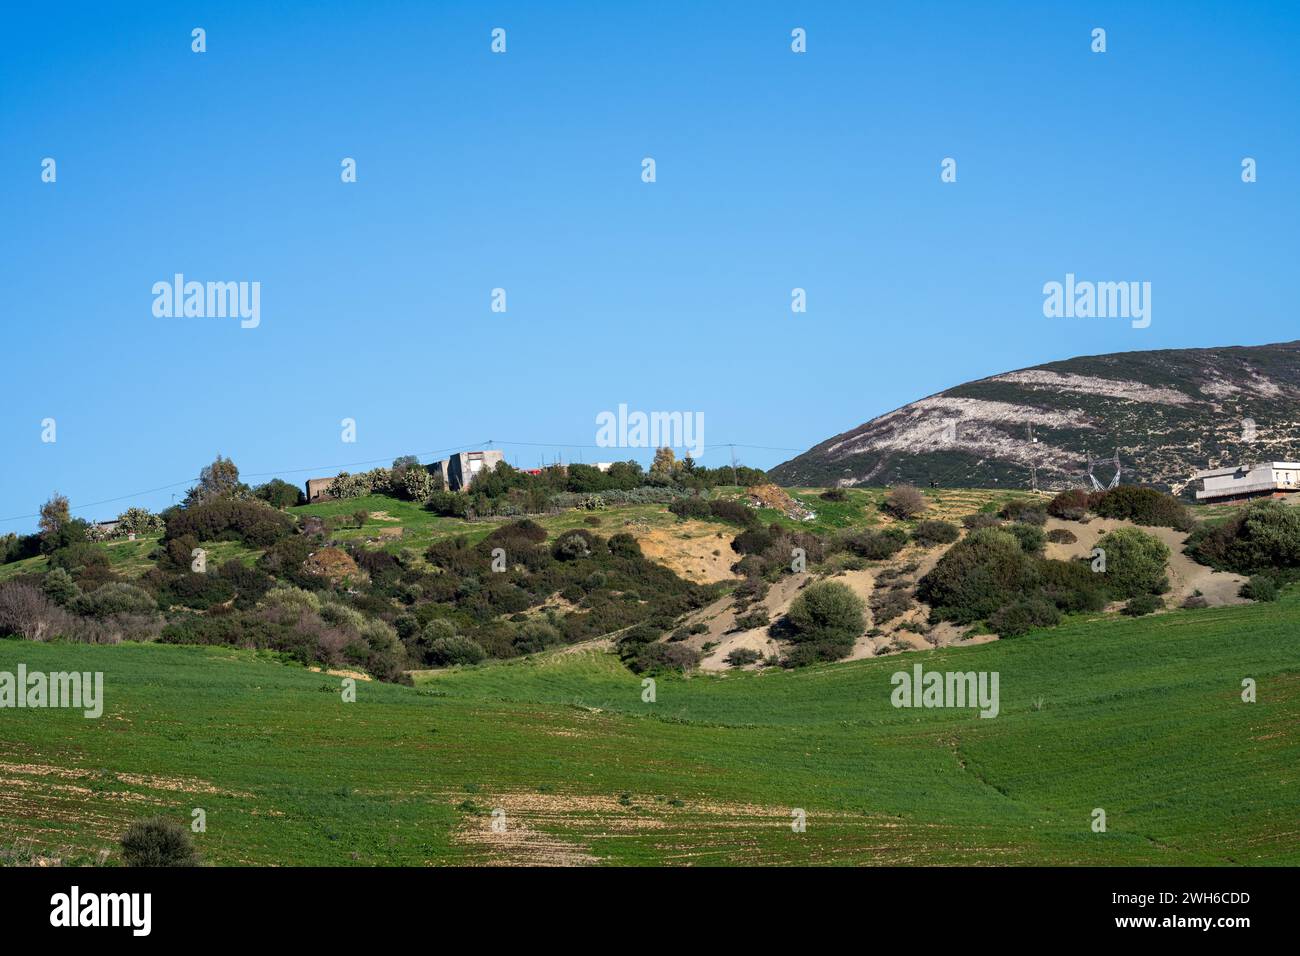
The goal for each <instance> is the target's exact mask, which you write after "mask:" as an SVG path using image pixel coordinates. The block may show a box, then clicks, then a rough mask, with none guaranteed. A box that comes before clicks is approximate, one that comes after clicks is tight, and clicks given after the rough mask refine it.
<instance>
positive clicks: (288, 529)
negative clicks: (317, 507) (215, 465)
mask: <svg viewBox="0 0 1300 956" xmlns="http://www.w3.org/2000/svg"><path fill="white" fill-rule="evenodd" d="M293 529H294V523H293V519H292V518H291V517H289V516H288V515H286V514H284V513H283V512H280V511H276V510H275V509H274V508H272V507H270V506H269V505H267V504H266V502H264V501H238V500H234V499H230V498H218V499H215V500H212V501H210V502H208V503H207V504H201V505H192V506H191V507H189V508H178V509H175V510H174V511H171V512H169V517H168V519H167V534H166V540H173V539H176V538H180V537H183V536H190V537H193V538H196V539H197V540H199V541H242V542H243V543H244V544H246V545H248V546H249V547H253V548H265V547H269V546H270V545H272V544H275V542H277V541H279V540H280V539H281V538H285V537H287V536H288V535H290V534H291V533H292V532H293Z"/></svg>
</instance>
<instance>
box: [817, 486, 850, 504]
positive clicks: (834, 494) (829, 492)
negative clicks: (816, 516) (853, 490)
mask: <svg viewBox="0 0 1300 956" xmlns="http://www.w3.org/2000/svg"><path fill="white" fill-rule="evenodd" d="M848 497H849V493H848V492H847V491H845V490H844V489H843V488H827V489H826V490H825V491H823V492H822V493H821V499H822V501H846V500H847V499H848Z"/></svg>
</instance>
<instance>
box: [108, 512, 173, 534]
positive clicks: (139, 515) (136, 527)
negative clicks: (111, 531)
mask: <svg viewBox="0 0 1300 956" xmlns="http://www.w3.org/2000/svg"><path fill="white" fill-rule="evenodd" d="M165 527H166V526H165V524H164V522H163V519H162V515H156V514H154V513H153V512H152V511H150V510H149V509H148V508H127V509H126V510H125V511H123V512H122V513H121V514H120V515H118V516H117V533H118V534H119V535H124V534H138V535H147V534H162V533H163V531H164V530H165Z"/></svg>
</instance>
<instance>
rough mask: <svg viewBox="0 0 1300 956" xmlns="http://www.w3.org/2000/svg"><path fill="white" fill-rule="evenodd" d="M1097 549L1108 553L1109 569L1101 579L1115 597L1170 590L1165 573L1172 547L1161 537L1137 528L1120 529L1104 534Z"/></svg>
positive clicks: (1129, 596)
mask: <svg viewBox="0 0 1300 956" xmlns="http://www.w3.org/2000/svg"><path fill="white" fill-rule="evenodd" d="M1097 547H1099V548H1101V549H1102V551H1104V552H1105V553H1106V570H1105V572H1104V573H1103V574H1102V575H1101V576H1102V578H1103V579H1104V581H1105V583H1106V587H1107V588H1109V589H1110V591H1111V592H1112V593H1113V594H1114V595H1115V596H1116V597H1120V598H1132V597H1137V596H1138V595H1140V594H1160V593H1162V592H1164V591H1167V590H1169V579H1168V577H1167V576H1166V574H1165V563H1166V562H1167V561H1168V560H1169V548H1167V547H1166V546H1165V543H1164V542H1163V541H1161V540H1160V539H1159V538H1156V537H1154V536H1153V535H1150V534H1147V533H1146V532H1145V531H1139V530H1138V529H1137V528H1117V529H1116V530H1114V531H1112V532H1110V533H1109V534H1106V535H1103V536H1102V538H1101V540H1100V541H1098V542H1097Z"/></svg>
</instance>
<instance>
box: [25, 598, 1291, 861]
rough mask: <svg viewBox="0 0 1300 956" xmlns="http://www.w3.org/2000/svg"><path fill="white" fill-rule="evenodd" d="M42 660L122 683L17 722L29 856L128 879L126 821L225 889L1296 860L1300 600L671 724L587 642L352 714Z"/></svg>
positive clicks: (1080, 634)
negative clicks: (372, 875) (928, 695)
mask: <svg viewBox="0 0 1300 956" xmlns="http://www.w3.org/2000/svg"><path fill="white" fill-rule="evenodd" d="M20 663H21V664H25V665H26V667H27V668H28V669H29V670H40V671H46V672H51V671H66V670H74V669H75V670H82V671H102V672H103V674H104V687H105V691H104V696H105V704H104V712H103V715H102V716H101V717H100V718H98V719H87V718H85V717H83V716H82V714H81V712H80V711H72V710H55V709H44V710H13V709H6V710H4V711H2V712H0V859H8V860H11V861H32V860H42V859H61V860H64V861H74V862H75V861H86V860H95V859H98V858H99V856H100V854H101V851H106V853H104V854H103V860H104V862H105V863H106V864H107V865H114V864H115V863H117V862H118V861H119V859H120V858H119V855H118V850H117V846H116V841H117V839H118V837H119V836H120V835H121V833H122V832H123V831H124V830H125V829H126V827H127V825H128V824H129V823H130V822H131V821H133V820H136V819H138V818H141V817H144V816H149V815H152V814H154V813H159V812H161V813H165V814H168V815H171V816H174V817H175V818H177V819H178V820H181V821H185V822H188V821H189V820H190V819H191V815H192V813H193V811H194V810H195V809H202V810H203V811H204V813H205V814H206V832H203V833H199V834H197V836H196V841H197V844H198V847H199V850H200V852H201V854H202V855H203V857H204V859H205V861H206V862H208V863H210V864H214V865H231V864H248V863H259V864H285V865H304V864H341V865H374V864H408V865H430V864H485V863H504V864H529V863H573V864H615V865H617V864H634V863H639V864H665V865H717V864H760V865H761V864H783V863H789V864H798V863H814V864H836V865H846V864H853V865H869V864H909V863H930V864H994V865H997V864H1034V863H1038V864H1063V865H1064V864H1070V865H1073V864H1079V865H1100V864H1125V865H1127V864H1207V865H1234V864H1236V865H1296V864H1300V735H1298V734H1297V732H1296V728H1297V727H1298V726H1300V597H1297V595H1295V594H1294V593H1290V592H1288V593H1287V594H1285V595H1284V597H1283V599H1282V600H1281V601H1279V602H1278V603H1275V604H1251V605H1244V606H1238V607H1231V608H1220V609H1210V610H1200V611H1195V612H1188V611H1176V612H1172V613H1169V614H1163V615H1159V616H1155V617H1149V618H1142V619H1136V620H1129V619H1118V618H1101V617H1085V618H1078V619H1075V620H1073V621H1071V622H1069V623H1068V624H1066V625H1064V626H1062V627H1059V628H1056V629H1053V630H1051V631H1044V632H1038V633H1034V634H1030V635H1028V636H1026V637H1023V638H1017V639H1014V640H1006V641H1000V642H996V643H992V644H986V645H981V646H971V647H964V648H949V649H944V650H939V651H933V652H923V653H915V654H896V655H891V656H889V657H886V658H877V659H872V660H864V661H856V662H848V663H837V664H832V665H821V666H815V667H811V668H807V669H803V670H797V671H783V670H778V669H772V670H765V671H758V672H734V673H727V674H724V675H695V676H691V677H689V678H683V677H662V678H660V679H659V680H658V682H657V685H656V686H655V687H654V691H655V693H654V700H653V702H648V701H646V700H645V699H644V698H645V696H646V689H645V687H644V686H643V684H642V678H640V677H638V676H637V675H634V674H632V673H631V672H629V671H628V670H626V669H625V668H624V667H623V666H622V665H621V664H620V663H619V662H618V660H617V658H616V657H615V656H613V655H612V654H609V653H606V652H603V651H601V650H599V649H594V648H585V647H578V648H570V649H565V650H562V651H557V652H551V653H548V654H546V655H542V656H540V657H534V658H524V659H518V660H514V661H509V662H501V663H492V664H486V665H482V666H479V667H475V668H468V669H452V670H446V671H439V672H436V673H433V672H423V673H421V674H419V675H418V678H417V685H416V687H414V688H409V687H401V686H394V685H383V684H378V683H374V682H368V681H361V680H359V681H357V690H356V701H355V702H352V703H349V702H344V700H343V697H342V694H341V687H342V684H343V678H341V677H340V676H337V675H331V674H325V673H319V672H314V671H310V670H307V669H305V668H302V667H300V666H297V665H291V664H286V663H282V662H280V661H278V660H277V659H275V658H274V657H273V656H270V655H267V654H265V653H263V654H257V653H253V652H246V651H236V650H231V649H229V648H198V647H175V646H161V645H132V644H124V645H120V646H115V647H111V646H87V645H74V644H35V643H28V642H22V641H18V640H2V641H0V671H10V672H13V671H15V670H16V668H17V667H18V665H19V664H20ZM916 664H921V665H923V666H924V668H925V669H926V670H927V671H929V670H961V671H967V670H969V671H984V672H997V673H998V674H999V678H1000V697H1001V700H1000V712H999V714H998V716H996V717H995V718H992V719H982V718H980V717H979V716H978V714H977V712H976V711H975V710H974V709H954V708H949V709H929V710H927V709H911V708H909V709H900V708H895V707H893V706H892V705H891V702H890V692H891V689H892V688H891V680H890V679H891V675H893V674H894V673H895V672H896V671H900V670H905V671H910V670H911V668H912V667H913V666H914V665H916ZM1246 678H1250V679H1252V680H1254V681H1255V682H1256V684H1257V694H1258V699H1257V701H1256V702H1254V703H1245V702H1243V700H1242V697H1241V695H1242V681H1243V680H1244V679H1246ZM1098 809H1101V810H1104V811H1105V814H1106V831H1105V832H1104V833H1102V832H1094V831H1093V828H1092V823H1093V818H1094V811H1095V810H1098ZM797 811H803V813H804V815H805V818H806V829H804V831H803V832H796V829H795V828H793V827H792V822H793V821H795V819H796V817H795V814H796V812H797Z"/></svg>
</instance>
